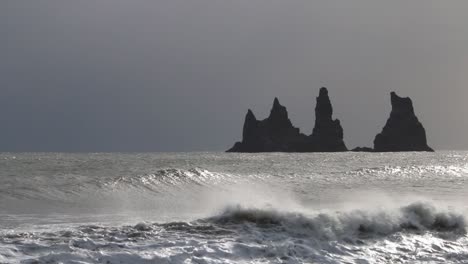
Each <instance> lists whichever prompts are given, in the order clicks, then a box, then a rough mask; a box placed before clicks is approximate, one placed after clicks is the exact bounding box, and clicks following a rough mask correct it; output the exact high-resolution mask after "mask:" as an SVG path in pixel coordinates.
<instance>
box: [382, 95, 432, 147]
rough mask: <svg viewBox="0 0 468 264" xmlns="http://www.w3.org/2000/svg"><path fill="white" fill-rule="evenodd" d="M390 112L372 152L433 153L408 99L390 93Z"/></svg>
mask: <svg viewBox="0 0 468 264" xmlns="http://www.w3.org/2000/svg"><path fill="white" fill-rule="evenodd" d="M390 96H391V102H392V112H391V113H390V118H389V119H388V120H387V123H386V124H385V126H384V128H383V129H382V132H381V133H380V134H378V135H377V136H376V137H375V139H374V151H376V152H388V151H434V150H433V149H432V148H430V147H429V146H428V145H427V139H426V130H425V129H424V127H423V125H422V124H421V123H420V122H419V120H418V118H417V117H416V115H415V113H414V109H413V102H412V101H411V99H410V98H409V97H405V98H403V97H399V96H398V95H397V94H396V93H395V92H391V94H390Z"/></svg>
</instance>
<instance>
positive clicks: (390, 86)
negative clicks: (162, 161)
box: [0, 0, 468, 151]
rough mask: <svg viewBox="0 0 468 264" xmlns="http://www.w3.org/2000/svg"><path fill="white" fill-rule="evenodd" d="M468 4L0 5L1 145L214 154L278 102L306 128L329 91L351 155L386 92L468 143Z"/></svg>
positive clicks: (367, 137)
mask: <svg viewBox="0 0 468 264" xmlns="http://www.w3.org/2000/svg"><path fill="white" fill-rule="evenodd" d="M467 7H468V3H467V2H466V1H444V2H442V1H426V0H424V1H423V0H420V1H385V2H384V1H370V0H369V1H363V0H362V1H280V0H269V1H263V0H259V1H250V0H239V1H206V0H200V1H120V0H119V1H114V0H113V1H111V0H101V1H67V2H65V1H47V0H44V1H21V2H20V1H4V2H2V3H0V34H1V36H2V41H1V42H0V91H1V96H0V128H1V132H0V149H1V150H5V151H184V150H187V151H191V150H224V149H226V148H227V147H229V146H230V145H231V144H232V143H233V142H234V141H235V140H237V139H239V138H240V136H241V127H242V122H243V117H244V114H245V112H246V110H247V108H253V110H254V112H255V113H256V114H257V117H260V118H262V117H264V116H266V115H267V113H268V111H269V108H270V106H271V103H272V100H273V98H274V97H275V96H278V97H279V98H280V101H281V102H282V103H283V104H285V105H286V106H287V107H288V109H289V112H290V115H291V118H292V121H293V123H294V124H296V125H297V126H299V127H301V129H302V131H303V132H305V133H308V134H309V133H310V132H311V130H312V124H313V120H314V116H313V113H314V111H313V109H314V105H315V96H317V93H318V88H320V87H321V86H324V85H325V86H327V87H329V89H330V94H331V97H332V101H333V104H334V107H335V116H336V117H338V118H340V119H341V120H342V124H343V127H344V130H345V138H346V142H347V143H348V146H350V147H352V146H356V145H371V144H372V140H373V137H374V136H375V134H376V133H378V132H379V131H380V129H381V127H382V126H383V125H384V123H385V120H386V118H387V116H388V113H389V110H390V106H389V95H388V93H389V92H390V91H392V90H395V91H397V92H398V93H399V94H400V95H402V96H411V97H412V98H413V101H414V103H415V108H416V111H417V114H418V115H419V117H420V119H421V121H422V122H423V124H424V125H425V127H426V129H427V131H428V139H429V143H430V144H431V145H432V146H434V147H435V148H439V149H453V148H456V149H460V148H462V149H466V148H467V147H468V141H466V140H465V135H466V134H467V132H468V123H466V122H464V120H465V116H466V115H468V107H467V106H466V103H465V100H466V98H467V96H468V89H467V87H466V83H467V79H468V78H467V77H465V76H466V70H467V69H468V18H467V17H466V14H465V10H467Z"/></svg>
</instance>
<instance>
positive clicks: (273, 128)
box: [228, 98, 307, 152]
mask: <svg viewBox="0 0 468 264" xmlns="http://www.w3.org/2000/svg"><path fill="white" fill-rule="evenodd" d="M306 142H307V136H305V135H303V134H301V133H300V132H299V128H295V127H294V126H293V125H292V123H291V121H290V120H289V117H288V111H287V110H286V107H284V106H282V105H281V104H280V103H279V101H278V98H275V100H274V102H273V108H272V109H271V112H270V116H268V118H266V119H264V120H262V121H259V120H257V119H256V118H255V115H254V114H253V112H252V111H251V110H250V109H249V111H248V112H247V115H246V116H245V122H244V129H243V133H242V142H237V143H236V144H235V145H234V146H233V147H232V148H231V149H229V150H228V152H296V151H298V149H300V148H301V147H303V146H305V145H306Z"/></svg>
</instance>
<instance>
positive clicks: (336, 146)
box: [310, 88, 348, 152]
mask: <svg viewBox="0 0 468 264" xmlns="http://www.w3.org/2000/svg"><path fill="white" fill-rule="evenodd" d="M332 115H333V108H332V105H331V102H330V98H329V97H328V90H327V88H321V89H320V94H319V96H318V97H317V105H316V107H315V126H314V130H313V131H312V135H311V136H310V137H311V141H312V142H311V149H310V150H311V151H314V152H338V151H347V150H348V149H347V148H346V145H345V143H344V141H343V128H342V127H341V124H340V120H338V119H335V120H333V119H332Z"/></svg>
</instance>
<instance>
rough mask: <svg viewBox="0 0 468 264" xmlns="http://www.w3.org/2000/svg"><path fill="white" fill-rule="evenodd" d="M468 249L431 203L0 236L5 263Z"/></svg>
mask: <svg viewBox="0 0 468 264" xmlns="http://www.w3.org/2000/svg"><path fill="white" fill-rule="evenodd" d="M415 245H417V248H416V249H415ZM467 246H468V241H467V237H466V220H465V216H464V215H463V214H461V213H457V212H453V211H451V210H445V209H439V208H437V207H436V206H434V205H431V204H428V203H419V202H418V203H413V204H409V205H406V206H402V207H399V208H395V209H394V210H387V211H385V210H355V211H350V212H334V213H319V214H315V215H312V214H311V215H306V214H303V213H292V212H281V211H277V210H273V209H254V208H250V209H249V208H242V207H239V206H234V207H228V208H226V209H225V210H224V211H223V212H222V213H220V214H217V215H215V216H212V217H208V218H203V219H200V220H195V221H192V222H168V223H139V224H136V225H129V226H120V227H113V226H101V225H85V226H79V227H75V228H72V229H67V230H54V231H48V232H42V233H41V232H32V233H28V232H6V233H3V234H1V236H0V261H1V262H7V263H8V262H9V261H11V260H16V261H18V260H20V262H21V263H61V262H67V263H109V264H112V263H258V262H266V263H282V262H288V263H304V262H318V263H343V262H355V260H360V262H362V263H393V262H408V261H410V262H411V261H416V262H418V261H429V262H430V261H432V262H439V261H441V260H449V261H453V262H463V261H466V260H468V247H467Z"/></svg>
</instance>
